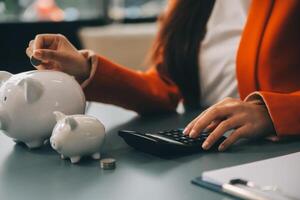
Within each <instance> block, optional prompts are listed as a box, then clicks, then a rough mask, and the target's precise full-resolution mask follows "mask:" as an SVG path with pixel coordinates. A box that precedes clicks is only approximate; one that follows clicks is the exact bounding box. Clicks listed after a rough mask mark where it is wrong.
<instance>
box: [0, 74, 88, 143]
mask: <svg viewBox="0 0 300 200" xmlns="http://www.w3.org/2000/svg"><path fill="white" fill-rule="evenodd" d="M54 111H61V112H64V113H66V114H69V115H71V114H83V113H84V111H85V97H84V94H83V91H82V89H81V87H80V85H79V84H78V83H77V82H76V80H75V79H74V78H73V77H71V76H69V75H67V74H65V73H62V72H55V71H29V72H24V73H20V74H16V75H13V74H10V73H8V72H5V71H0V129H2V130H3V132H4V133H5V134H6V135H7V136H9V137H11V138H13V139H14V140H15V141H17V142H24V143H25V144H26V145H27V146H28V147H29V148H37V147H40V146H41V145H43V143H44V141H45V140H47V139H49V138H50V136H51V133H52V130H53V127H54V125H55V117H54V116H53V112H54Z"/></svg>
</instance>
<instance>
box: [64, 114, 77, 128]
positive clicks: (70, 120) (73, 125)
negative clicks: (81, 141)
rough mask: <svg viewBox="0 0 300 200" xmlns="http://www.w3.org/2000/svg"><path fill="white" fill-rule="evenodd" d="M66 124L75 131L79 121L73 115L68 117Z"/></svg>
mask: <svg viewBox="0 0 300 200" xmlns="http://www.w3.org/2000/svg"><path fill="white" fill-rule="evenodd" d="M66 124H68V125H69V126H70V127H71V130H72V131H73V130H74V129H76V127H77V126H78V123H77V121H76V120H75V119H74V118H73V117H68V118H67V119H66Z"/></svg>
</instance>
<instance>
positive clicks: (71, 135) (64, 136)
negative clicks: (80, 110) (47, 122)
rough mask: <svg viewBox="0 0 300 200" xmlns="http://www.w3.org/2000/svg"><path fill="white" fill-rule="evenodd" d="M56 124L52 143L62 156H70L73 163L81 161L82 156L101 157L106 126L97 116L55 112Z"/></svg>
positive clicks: (63, 157)
mask: <svg viewBox="0 0 300 200" xmlns="http://www.w3.org/2000/svg"><path fill="white" fill-rule="evenodd" d="M54 114H55V116H56V121H57V124H56V125H55V127H54V129H53V132H52V136H51V138H50V143H51V146H52V148H53V149H55V150H56V151H57V152H58V153H59V154H61V158H62V159H65V158H70V160H71V162H72V163H77V162H79V161H80V159H81V157H82V156H92V158H94V159H100V150H101V147H102V145H103V143H104V139H105V128H104V126H103V124H102V123H101V122H100V121H99V120H97V119H96V118H95V117H91V116H87V115H69V116H66V115H65V114H63V113H61V112H54Z"/></svg>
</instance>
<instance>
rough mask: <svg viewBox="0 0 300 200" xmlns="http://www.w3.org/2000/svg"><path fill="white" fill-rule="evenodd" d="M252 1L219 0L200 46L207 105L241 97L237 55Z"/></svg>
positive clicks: (202, 79) (202, 97)
mask: <svg viewBox="0 0 300 200" xmlns="http://www.w3.org/2000/svg"><path fill="white" fill-rule="evenodd" d="M250 2H251V1H250V0H216V3H215V5H214V8H213V10H212V14H211V16H210V18H209V20H208V23H207V33H206V35H205V37H204V40H203V41H202V43H201V47H200V56H199V67H200V69H199V77H200V78H199V80H200V89H201V105H203V106H211V105H213V104H215V103H217V102H219V101H221V100H222V99H224V98H225V97H236V98H238V97H239V94H238V89H237V80H236V54H237V49H238V46H239V41H240V39H241V33H242V31H243V29H244V25H245V22H246V19H247V15H248V10H249V6H250Z"/></svg>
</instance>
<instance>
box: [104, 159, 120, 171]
mask: <svg viewBox="0 0 300 200" xmlns="http://www.w3.org/2000/svg"><path fill="white" fill-rule="evenodd" d="M100 166H101V168H102V169H105V170H112V169H115V168H116V159H114V158H104V159H101V160H100Z"/></svg>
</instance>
